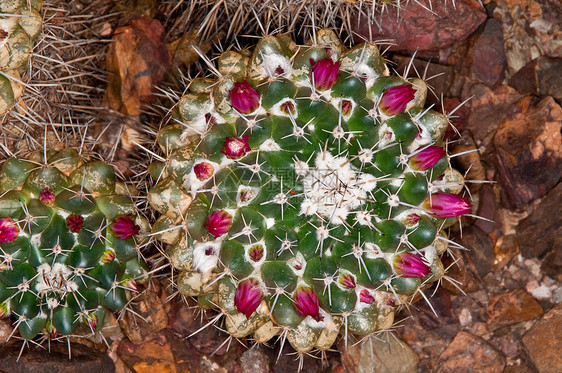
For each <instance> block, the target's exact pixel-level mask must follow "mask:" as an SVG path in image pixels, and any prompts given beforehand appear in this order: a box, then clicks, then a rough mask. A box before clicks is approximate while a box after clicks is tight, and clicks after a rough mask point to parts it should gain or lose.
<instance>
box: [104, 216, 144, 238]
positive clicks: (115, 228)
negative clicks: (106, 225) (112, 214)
mask: <svg viewBox="0 0 562 373" xmlns="http://www.w3.org/2000/svg"><path fill="white" fill-rule="evenodd" d="M131 217H132V215H131V214H127V215H121V216H118V217H116V218H115V219H114V220H113V223H111V226H110V228H111V232H112V233H113V235H114V236H115V237H117V238H119V239H120V240H125V239H127V238H129V237H132V236H134V235H135V234H138V233H139V231H140V227H139V226H138V225H136V224H135V222H134V221H133V219H132V218H131Z"/></svg>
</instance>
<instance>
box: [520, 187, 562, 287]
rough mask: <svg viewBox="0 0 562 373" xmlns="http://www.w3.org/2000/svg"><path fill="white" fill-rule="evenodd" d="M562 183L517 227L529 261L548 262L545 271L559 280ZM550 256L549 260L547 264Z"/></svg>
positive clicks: (522, 250) (561, 265) (522, 248)
mask: <svg viewBox="0 0 562 373" xmlns="http://www.w3.org/2000/svg"><path fill="white" fill-rule="evenodd" d="M560 206H562V183H560V184H558V185H557V186H556V187H555V188H554V189H552V190H551V191H550V192H549V193H548V194H547V195H546V196H545V197H544V199H543V200H542V201H541V203H540V204H539V205H538V206H537V207H536V208H535V209H534V211H533V212H532V213H531V215H529V216H528V217H527V218H525V219H523V220H521V221H520V222H519V225H518V226H517V241H518V242H519V246H520V250H521V254H523V256H524V257H526V258H544V259H543V270H545V272H547V273H548V274H550V275H553V276H556V275H557V274H560V272H561V270H562V263H561V260H562V253H561V251H562V250H561V249H562V212H561V209H560V208H559V207H560ZM546 256H549V260H546V258H545V257H546Z"/></svg>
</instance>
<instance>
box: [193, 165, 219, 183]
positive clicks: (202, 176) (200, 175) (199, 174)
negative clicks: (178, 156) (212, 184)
mask: <svg viewBox="0 0 562 373" xmlns="http://www.w3.org/2000/svg"><path fill="white" fill-rule="evenodd" d="M214 171H215V169H214V167H213V165H212V164H210V163H209V162H201V163H197V164H196V165H195V166H193V172H194V173H195V177H196V178H197V179H198V180H199V181H204V180H207V179H209V178H210V177H211V176H213V172H214Z"/></svg>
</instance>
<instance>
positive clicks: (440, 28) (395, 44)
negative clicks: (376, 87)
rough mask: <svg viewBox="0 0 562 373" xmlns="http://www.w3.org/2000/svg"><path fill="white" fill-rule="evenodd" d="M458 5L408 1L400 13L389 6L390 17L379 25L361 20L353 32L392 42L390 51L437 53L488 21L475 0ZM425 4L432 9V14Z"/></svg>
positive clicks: (426, 0)
mask: <svg viewBox="0 0 562 373" xmlns="http://www.w3.org/2000/svg"><path fill="white" fill-rule="evenodd" d="M420 4H421V5H420ZM455 4H456V6H455V7H453V6H450V4H448V5H446V4H445V2H444V1H432V2H431V5H429V1H428V0H420V1H409V2H406V5H405V6H404V8H403V9H402V8H401V9H400V10H398V9H397V8H395V7H388V8H387V9H388V15H387V14H385V15H384V21H383V22H380V24H369V23H368V22H367V21H363V22H361V21H360V22H359V23H358V24H359V27H358V28H357V29H356V30H354V31H355V32H357V33H358V34H359V35H361V36H363V37H366V38H372V40H380V39H385V40H390V41H391V42H392V45H391V47H390V50H401V51H410V52H414V51H416V50H422V51H423V50H437V49H440V48H444V47H447V46H449V45H451V44H452V43H453V42H454V41H460V40H466V38H468V36H469V35H470V34H472V33H473V32H474V30H476V29H477V28H478V26H479V25H480V24H481V23H482V22H484V20H485V19H486V14H485V13H484V11H483V10H482V7H481V6H480V5H479V4H478V2H477V1H475V0H457V1H456V2H455ZM422 5H423V6H425V7H427V8H428V9H429V8H430V7H432V8H433V13H432V12H430V11H428V10H427V9H424V8H423V6H422ZM398 12H399V14H398Z"/></svg>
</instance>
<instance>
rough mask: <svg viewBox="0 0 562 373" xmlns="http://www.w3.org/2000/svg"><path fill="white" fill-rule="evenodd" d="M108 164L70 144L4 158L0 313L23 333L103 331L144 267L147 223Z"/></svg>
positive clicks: (1, 171)
mask: <svg viewBox="0 0 562 373" xmlns="http://www.w3.org/2000/svg"><path fill="white" fill-rule="evenodd" d="M130 193H131V190H130V188H127V187H126V186H125V184H123V183H121V182H118V181H116V177H115V173H114V170H113V167H112V166H110V165H108V164H106V163H104V162H101V161H87V160H85V159H83V158H82V157H81V156H80V155H79V154H78V153H77V152H76V151H74V150H70V149H67V150H62V151H60V152H56V151H45V152H44V153H43V152H36V153H32V154H31V155H30V157H29V158H27V159H18V158H10V159H7V160H6V161H4V163H3V165H2V168H1V169H0V317H7V316H10V315H12V316H13V317H14V318H15V319H16V325H17V329H18V331H19V334H20V336H21V337H23V338H25V339H31V338H33V337H35V336H36V335H37V334H39V333H42V334H46V335H48V336H50V338H57V337H58V336H66V335H69V334H73V333H75V334H76V333H78V334H79V333H90V332H92V333H95V332H97V331H99V330H101V327H102V324H103V319H104V316H105V313H106V311H107V310H111V311H119V310H122V309H123V308H124V307H125V306H126V305H127V303H128V301H129V299H130V298H131V296H132V295H133V293H134V292H137V284H138V283H142V282H144V281H146V279H147V270H146V267H145V265H144V263H143V261H142V260H140V255H139V251H138V240H139V236H138V233H139V232H140V231H141V230H142V231H148V230H149V226H148V222H147V221H146V219H144V218H142V217H140V216H139V215H138V213H137V211H136V209H135V205H134V204H133V203H132V202H131V198H130V196H129V195H130Z"/></svg>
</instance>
